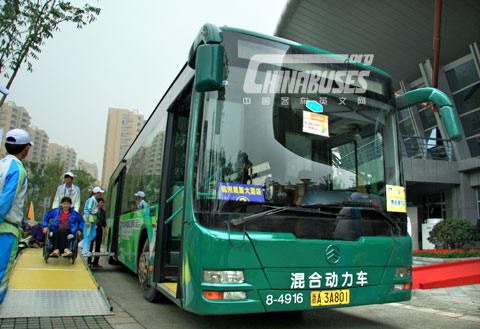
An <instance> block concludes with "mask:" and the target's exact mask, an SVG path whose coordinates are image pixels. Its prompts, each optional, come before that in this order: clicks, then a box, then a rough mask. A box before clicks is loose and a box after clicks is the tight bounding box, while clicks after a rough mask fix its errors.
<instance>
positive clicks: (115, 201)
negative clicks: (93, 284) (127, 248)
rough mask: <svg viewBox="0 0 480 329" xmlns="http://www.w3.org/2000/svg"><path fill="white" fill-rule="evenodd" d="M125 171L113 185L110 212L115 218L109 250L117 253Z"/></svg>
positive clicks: (110, 232) (110, 234) (110, 233)
mask: <svg viewBox="0 0 480 329" xmlns="http://www.w3.org/2000/svg"><path fill="white" fill-rule="evenodd" d="M125 169H126V167H123V168H122V170H121V171H120V174H119V175H118V177H117V179H116V180H115V182H114V183H113V186H112V189H111V194H110V211H111V214H112V215H113V216H111V217H113V223H112V229H111V230H109V232H108V250H109V251H111V252H117V250H118V230H119V227H120V213H121V210H122V209H121V208H122V190H123V178H124V176H125Z"/></svg>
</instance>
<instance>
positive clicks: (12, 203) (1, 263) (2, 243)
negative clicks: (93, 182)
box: [0, 129, 33, 304]
mask: <svg viewBox="0 0 480 329" xmlns="http://www.w3.org/2000/svg"><path fill="white" fill-rule="evenodd" d="M32 146H33V143H32V142H31V140H30V135H29V134H28V133H27V132H26V131H25V130H22V129H12V130H10V131H9V132H8V133H7V135H6V136H5V148H6V150H7V153H8V155H7V156H6V157H5V158H3V159H2V160H1V161H0V304H2V303H3V300H4V299H5V295H6V294H7V287H8V281H9V280H10V275H11V274H12V268H13V263H14V261H15V256H16V254H17V249H18V236H19V234H20V231H19V227H20V226H21V223H22V220H23V202H24V201H25V193H26V191H27V171H26V170H25V168H24V167H23V164H22V162H21V160H23V159H25V157H26V156H27V155H28V151H29V150H30V147H32Z"/></svg>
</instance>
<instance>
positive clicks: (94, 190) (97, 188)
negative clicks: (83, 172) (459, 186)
mask: <svg viewBox="0 0 480 329" xmlns="http://www.w3.org/2000/svg"><path fill="white" fill-rule="evenodd" d="M92 192H93V193H103V192H105V191H104V190H102V189H101V188H100V187H98V186H95V187H94V188H93V190H92Z"/></svg>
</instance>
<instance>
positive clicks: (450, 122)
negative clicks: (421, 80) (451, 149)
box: [395, 88, 462, 142]
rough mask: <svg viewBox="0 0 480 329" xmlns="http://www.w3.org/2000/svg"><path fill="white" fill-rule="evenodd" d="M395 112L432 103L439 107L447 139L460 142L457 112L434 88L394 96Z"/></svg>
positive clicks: (446, 98) (460, 135)
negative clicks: (424, 103)
mask: <svg viewBox="0 0 480 329" xmlns="http://www.w3.org/2000/svg"><path fill="white" fill-rule="evenodd" d="M395 102H396V104H397V110H402V109H404V108H407V107H410V106H412V105H415V104H420V103H423V102H432V103H434V104H436V105H438V107H440V115H441V117H442V122H443V125H444V126H445V130H446V131H447V135H448V137H449V138H450V139H451V140H453V141H455V142H459V141H461V140H462V129H461V127H460V120H459V119H458V114H457V111H456V110H455V109H454V108H453V104H452V101H451V100H450V98H449V97H448V96H447V95H445V94H444V93H443V92H441V91H440V90H438V89H435V88H420V89H415V90H411V91H408V92H406V93H405V94H403V95H400V96H396V97H395Z"/></svg>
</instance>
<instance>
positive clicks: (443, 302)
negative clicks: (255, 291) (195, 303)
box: [94, 261, 480, 329]
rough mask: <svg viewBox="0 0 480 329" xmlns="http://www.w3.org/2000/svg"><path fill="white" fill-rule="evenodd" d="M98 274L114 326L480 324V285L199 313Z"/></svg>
mask: <svg viewBox="0 0 480 329" xmlns="http://www.w3.org/2000/svg"><path fill="white" fill-rule="evenodd" d="M105 263H106V262H105V261H104V262H103V263H102V264H103V265H104V268H102V269H95V270H94V275H95V278H96V279H97V281H98V283H99V284H100V285H101V286H102V287H103V288H104V290H105V292H106V293H107V295H108V296H109V297H110V299H111V300H112V302H113V305H114V312H115V313H116V314H117V315H116V317H115V318H116V319H112V318H110V319H109V317H107V319H108V320H109V323H110V324H111V325H112V327H113V328H117V329H123V328H128V329H134V328H148V329H156V328H169V329H176V328H178V329H180V328H182V329H184V328H226V327H228V328H262V329H263V328H275V329H278V328H349V329H350V328H422V329H425V328H435V329H437V328H452V329H453V328H455V329H462V328H469V329H471V328H472V329H473V328H480V308H479V306H480V285H472V286H464V287H462V288H447V289H434V290H429V291H427V290H417V291H415V292H414V298H413V299H412V300H411V301H410V302H407V303H398V304H385V305H369V306H358V307H351V308H344V309H330V310H316V311H304V312H293V313H292V312H285V313H270V314H251V315H234V316H232V315H230V316H199V315H196V314H192V313H189V312H186V311H184V310H181V309H180V308H179V307H177V306H176V305H174V304H172V303H168V302H167V303H159V304H152V303H149V302H147V301H146V300H144V299H143V296H142V293H141V291H140V287H139V285H138V282H137V278H136V276H135V275H134V274H133V273H131V272H130V271H129V270H127V269H125V268H123V267H118V266H111V265H107V264H105Z"/></svg>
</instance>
